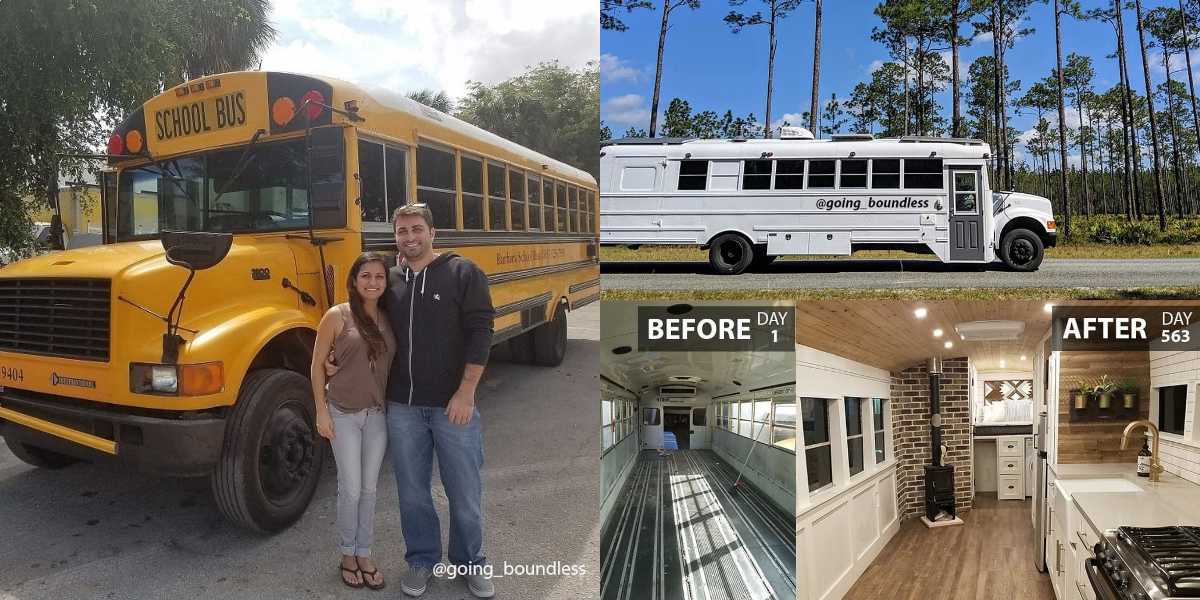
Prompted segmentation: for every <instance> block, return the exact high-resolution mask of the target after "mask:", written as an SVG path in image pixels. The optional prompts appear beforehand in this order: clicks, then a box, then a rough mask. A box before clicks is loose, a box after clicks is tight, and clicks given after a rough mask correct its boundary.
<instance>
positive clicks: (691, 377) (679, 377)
mask: <svg viewBox="0 0 1200 600" xmlns="http://www.w3.org/2000/svg"><path fill="white" fill-rule="evenodd" d="M671 381H681V382H684V383H700V382H701V381H704V379H702V378H700V377H697V376H695V375H672V376H671Z"/></svg>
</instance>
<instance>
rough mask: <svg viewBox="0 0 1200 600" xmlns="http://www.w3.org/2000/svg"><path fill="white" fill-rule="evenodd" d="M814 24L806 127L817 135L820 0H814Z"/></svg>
mask: <svg viewBox="0 0 1200 600" xmlns="http://www.w3.org/2000/svg"><path fill="white" fill-rule="evenodd" d="M815 3H816V8H815V11H816V12H815V13H814V17H815V25H814V26H813V76H812V103H811V104H810V105H809V109H808V127H809V129H811V130H812V132H813V135H817V102H818V97H819V94H820V91H821V0H815Z"/></svg>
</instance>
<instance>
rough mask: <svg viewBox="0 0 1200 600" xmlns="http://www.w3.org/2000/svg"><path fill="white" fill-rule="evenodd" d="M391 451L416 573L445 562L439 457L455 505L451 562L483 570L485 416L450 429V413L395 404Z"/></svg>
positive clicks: (390, 415)
mask: <svg viewBox="0 0 1200 600" xmlns="http://www.w3.org/2000/svg"><path fill="white" fill-rule="evenodd" d="M387 426H388V451H389V453H390V455H391V457H392V469H393V470H395V472H396V492H397V495H398V496H399V497H400V527H401V530H402V531H403V532H404V544H405V547H406V549H407V551H406V552H405V554H404V559H405V560H406V561H407V562H408V565H409V566H410V567H412V568H429V569H431V568H433V566H434V565H435V564H437V563H439V562H441V561H442V529H441V524H440V522H439V521H438V515H437V511H436V510H435V509H434V507H433V456H434V453H435V452H436V453H437V462H438V472H439V473H440V474H441V477H442V487H443V488H444V489H445V490H446V498H447V500H449V502H450V548H449V555H448V558H449V559H450V562H451V563H452V564H456V565H476V564H483V562H484V557H483V509H482V503H483V484H482V482H481V480H480V475H479V470H480V469H481V468H482V467H483V429H482V426H481V425H480V422H479V411H478V410H476V411H474V414H472V415H471V422H470V423H468V424H466V425H454V424H451V423H450V420H449V418H448V417H446V412H445V409H444V408H435V407H428V406H408V405H404V404H399V403H395V402H393V403H390V404H389V405H388V412H387Z"/></svg>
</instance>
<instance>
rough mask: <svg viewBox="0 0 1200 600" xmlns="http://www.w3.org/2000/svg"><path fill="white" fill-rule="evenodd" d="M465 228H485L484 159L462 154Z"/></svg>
mask: <svg viewBox="0 0 1200 600" xmlns="http://www.w3.org/2000/svg"><path fill="white" fill-rule="evenodd" d="M462 198H463V199H462V205H463V229H483V161H482V160H480V159H478V158H474V157H471V156H467V155H465V154H464V155H463V156H462Z"/></svg>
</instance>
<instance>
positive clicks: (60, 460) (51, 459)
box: [4, 438, 79, 470]
mask: <svg viewBox="0 0 1200 600" xmlns="http://www.w3.org/2000/svg"><path fill="white" fill-rule="evenodd" d="M4 444H5V445H6V446H8V449H9V450H10V451H12V453H13V456H16V457H17V458H19V459H21V462H23V463H25V464H28V465H33V466H35V467H37V468H39V469H51V470H53V469H62V468H64V467H69V466H71V465H73V464H75V463H77V462H79V459H78V458H75V457H74V456H67V455H66V454H59V453H58V452H53V451H51V450H47V449H45V448H39V447H37V446H30V445H29V444H26V443H25V442H19V441H16V440H12V439H9V438H4Z"/></svg>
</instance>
